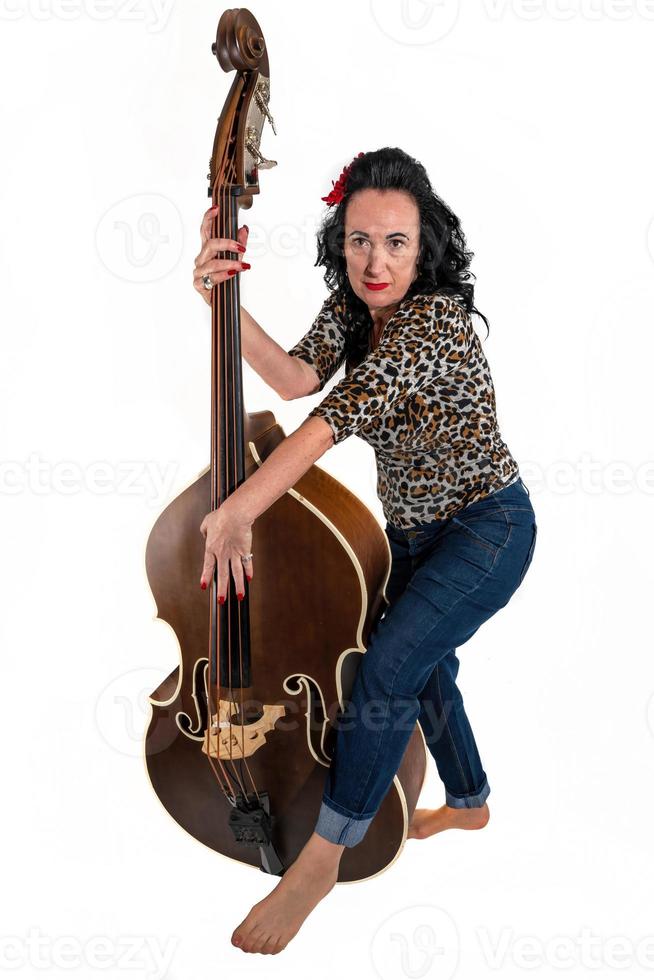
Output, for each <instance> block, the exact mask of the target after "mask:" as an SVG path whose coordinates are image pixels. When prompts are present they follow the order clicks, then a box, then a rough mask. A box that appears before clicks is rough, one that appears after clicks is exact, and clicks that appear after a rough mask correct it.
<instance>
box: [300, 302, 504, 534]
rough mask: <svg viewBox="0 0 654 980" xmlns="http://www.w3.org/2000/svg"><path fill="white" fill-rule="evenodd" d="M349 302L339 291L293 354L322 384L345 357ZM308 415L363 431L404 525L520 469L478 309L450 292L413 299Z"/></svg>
mask: <svg viewBox="0 0 654 980" xmlns="http://www.w3.org/2000/svg"><path fill="white" fill-rule="evenodd" d="M346 336H347V334H346V326H345V322H344V319H343V307H342V305H339V302H338V301H337V300H336V295H335V293H332V294H331V295H330V296H329V297H328V298H327V299H326V300H325V302H324V303H323V305H322V308H321V310H320V312H319V313H318V316H317V317H316V319H315V320H314V322H313V324H312V325H311V327H310V328H309V330H308V331H307V333H306V334H305V335H304V337H302V338H301V339H300V340H299V341H298V342H297V344H295V345H294V346H293V347H291V348H290V350H288V352H287V353H289V354H291V355H292V356H293V357H299V358H301V359H302V360H303V361H306V362H307V363H308V364H310V365H311V366H312V367H313V369H314V370H315V372H316V374H317V375H318V377H319V379H320V386H319V388H318V391H322V389H323V388H324V386H325V384H326V383H327V381H329V379H330V378H331V377H332V376H333V375H334V374H335V372H336V371H337V370H338V368H339V367H340V365H341V363H342V362H343V360H345V359H346V353H345V348H346ZM346 367H347V368H349V369H348V370H347V371H346V374H345V377H344V378H343V379H342V380H341V381H339V382H338V383H337V384H335V385H334V386H333V387H332V388H331V390H330V391H329V393H328V394H327V395H326V396H325V397H324V398H323V400H322V401H321V402H320V403H319V404H318V405H316V406H315V408H313V409H312V410H311V411H310V412H309V417H311V416H318V417H320V418H323V419H324V420H325V421H326V422H327V423H328V425H329V426H330V428H331V430H332V433H333V435H334V442H335V443H337V442H342V441H343V439H347V437H348V436H350V435H353V434H356V435H358V436H360V437H361V438H362V439H364V440H365V441H366V442H367V443H368V444H369V445H371V446H372V447H373V449H374V451H375V457H376V461H377V495H378V497H379V499H380V500H381V503H382V507H383V511H384V516H385V517H386V520H387V521H388V522H389V523H390V524H391V525H393V526H394V527H397V528H404V529H409V528H412V527H413V526H415V525H416V524H423V523H426V522H428V521H432V520H437V519H445V518H449V517H452V516H453V515H454V514H456V513H457V512H458V511H459V510H461V509H462V508H463V507H466V506H468V504H472V503H474V502H475V501H477V500H480V499H481V498H482V497H486V496H488V494H490V493H493V491H495V490H500V489H501V488H502V487H505V486H508V485H509V484H510V483H514V482H515V481H516V480H517V479H518V478H519V476H520V473H519V470H518V464H517V463H516V461H515V459H514V458H513V456H512V455H511V453H510V452H509V449H508V447H507V445H506V443H505V442H503V440H502V437H501V435H500V430H499V428H498V426H497V418H496V407H495V391H494V388H493V381H492V378H491V374H490V369H489V366H488V362H487V360H486V357H485V355H484V352H483V350H482V346H481V341H480V340H479V337H478V336H477V334H476V332H475V330H474V327H473V325H472V320H471V317H470V314H469V313H468V312H467V311H466V310H465V309H464V308H463V307H462V306H460V305H459V304H458V303H457V302H456V301H455V300H454V299H452V298H451V297H449V296H446V295H444V294H442V293H419V294H417V295H415V296H413V297H412V298H408V297H405V298H404V300H402V302H401V303H400V306H399V307H398V309H397V310H396V311H395V313H394V314H393V316H392V317H391V318H390V319H389V320H388V321H387V323H386V324H385V326H384V329H383V331H382V334H381V338H380V341H379V343H378V344H377V346H376V347H375V348H374V349H370V345H369V347H368V353H367V354H366V355H365V356H364V357H363V360H362V361H361V362H360V364H358V365H357V366H354V367H349V363H348V362H347V361H346Z"/></svg>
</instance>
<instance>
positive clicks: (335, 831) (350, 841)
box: [315, 799, 375, 847]
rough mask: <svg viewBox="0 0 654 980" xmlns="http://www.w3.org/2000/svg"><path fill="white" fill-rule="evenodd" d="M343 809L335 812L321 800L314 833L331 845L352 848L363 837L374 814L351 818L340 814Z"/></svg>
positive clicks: (345, 814) (347, 814)
mask: <svg viewBox="0 0 654 980" xmlns="http://www.w3.org/2000/svg"><path fill="white" fill-rule="evenodd" d="M343 809H344V808H343V807H340V808H339V809H338V810H335V809H334V808H333V807H332V806H330V805H328V804H327V803H326V802H325V800H324V799H323V801H322V803H321V805H320V811H319V813H318V820H317V822H316V826H315V833H317V834H320V836H321V837H324V838H325V839H326V840H328V841H331V842H332V844H344V845H345V847H354V845H355V844H358V843H359V841H361V840H363V838H364V837H365V835H366V831H367V830H368V827H369V826H370V824H371V822H372V819H373V817H374V816H375V814H374V813H373V814H372V815H370V816H366V815H365V814H363V815H358V816H353V815H352V814H351V813H348V812H343V813H342V812H340V811H341V810H343Z"/></svg>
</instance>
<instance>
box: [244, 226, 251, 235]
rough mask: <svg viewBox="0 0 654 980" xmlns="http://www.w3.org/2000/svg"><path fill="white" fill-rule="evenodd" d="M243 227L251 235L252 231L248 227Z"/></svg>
mask: <svg viewBox="0 0 654 980" xmlns="http://www.w3.org/2000/svg"><path fill="white" fill-rule="evenodd" d="M243 227H244V228H245V230H246V231H247V232H248V234H249V233H250V229H249V228H248V226H247V225H243Z"/></svg>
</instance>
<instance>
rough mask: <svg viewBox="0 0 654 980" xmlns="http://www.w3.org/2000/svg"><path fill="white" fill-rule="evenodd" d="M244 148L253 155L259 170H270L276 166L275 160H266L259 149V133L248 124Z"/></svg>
mask: <svg viewBox="0 0 654 980" xmlns="http://www.w3.org/2000/svg"><path fill="white" fill-rule="evenodd" d="M245 149H246V150H248V151H249V152H250V153H251V155H252V156H253V157H254V159H255V161H256V164H257V166H258V167H259V169H260V170H270V168H271V167H276V166H277V161H276V160H266V158H265V157H264V156H262V154H261V151H260V150H259V134H258V132H257V130H256V129H255V128H254V126H248V128H247V132H246V137H245Z"/></svg>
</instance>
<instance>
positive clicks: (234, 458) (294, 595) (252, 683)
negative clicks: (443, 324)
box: [144, 8, 426, 881]
mask: <svg viewBox="0 0 654 980" xmlns="http://www.w3.org/2000/svg"><path fill="white" fill-rule="evenodd" d="M211 50H212V54H213V55H215V57H216V58H217V59H218V63H219V65H220V67H221V68H222V70H223V71H225V72H235V76H234V79H233V82H232V85H231V88H230V89H229V92H228V94H227V98H226V100H225V103H224V106H223V109H222V112H221V114H220V117H219V119H218V125H217V128H216V133H215V137H214V142H213V149H212V154H211V160H210V165H209V166H210V169H209V173H208V180H209V190H208V194H209V196H210V197H211V198H212V203H213V204H214V205H215V204H219V205H220V208H219V211H218V214H217V216H216V218H215V219H214V225H213V228H212V235H213V237H225V238H230V239H235V238H236V235H237V229H238V212H239V208H245V209H247V208H250V207H251V206H252V203H253V200H254V197H255V195H257V194H259V192H260V188H259V173H260V171H265V170H267V169H270V168H271V167H272V166H274V165H275V161H272V160H267V159H266V158H265V157H264V156H263V155H262V153H261V149H260V145H261V134H262V130H263V126H264V123H265V121H266V120H268V121H269V122H270V123H271V125H272V128H273V130H274V122H273V119H272V116H271V114H270V108H269V100H270V66H269V61H268V52H267V48H266V43H265V40H264V37H263V34H262V31H261V28H260V27H259V24H258V23H257V21H256V20H255V18H254V17H253V15H252V14H251V13H250V11H249V10H247V9H245V8H235V9H231V10H225V11H224V12H223V14H222V16H221V17H220V20H219V23H218V29H217V34H216V40H215V42H214V43H213V44H212V47H211ZM221 255H222V257H230V258H232V257H234V253H221ZM284 438H285V434H284V432H283V430H282V428H281V427H280V425H279V424H278V423H277V422H276V420H275V417H274V415H273V413H272V412H271V411H259V412H254V413H249V412H247V411H246V410H245V407H244V399H243V384H242V362H241V348H240V299H239V276H238V275H236V276H233V277H230V279H229V280H227V281H225V282H221V283H219V284H218V285H215V286H214V287H213V291H212V306H211V448H210V464H209V466H208V467H207V469H205V470H204V471H203V472H202V473H201V474H200V475H199V477H198V478H197V479H196V480H195V481H194V482H193V483H192V484H191V485H190V486H189V487H188V488H187V489H185V490H184V491H183V492H182V493H180V494H179V496H177V497H176V498H175V499H174V500H173V501H172V502H171V503H170V504H169V505H168V506H167V507H166V508H165V510H164V511H163V512H162V513H161V514H160V516H159V517H158V518H157V520H156V521H155V523H154V525H153V527H152V529H151V531H150V534H149V537H148V541H147V546H146V552H145V563H146V574H147V577H148V582H149V585H150V588H151V590H152V593H153V595H154V598H155V602H156V616H155V618H159V619H162V620H164V621H165V622H166V623H167V624H168V625H169V626H170V627H171V628H172V630H173V632H174V634H175V636H176V638H177V641H178V643H179V664H178V665H177V666H176V667H175V668H174V669H173V670H172V671H171V673H169V674H168V676H167V677H165V679H163V680H162V681H161V683H160V684H159V685H158V687H157V688H156V690H155V691H153V692H152V694H151V695H150V704H151V717H150V719H149V722H148V725H147V730H146V733H145V741H144V754H145V764H146V770H147V773H148V776H149V779H150V781H151V784H152V787H153V789H154V792H155V793H156V795H157V796H158V797H159V800H160V801H161V803H162V804H163V806H164V807H165V809H166V810H167V811H168V813H169V814H170V815H171V816H172V817H173V819H174V820H176V821H177V823H178V824H179V825H180V826H181V827H183V828H184V830H186V831H187V832H188V833H189V834H191V835H192V836H193V837H195V838H196V839H197V840H199V841H201V842H202V843H203V844H205V845H207V847H209V848H211V849H212V850H213V851H217V852H218V853H220V854H222V855H224V856H225V857H229V858H233V859H235V860H237V861H240V862H242V863H243V864H246V865H250V866H252V867H258V868H259V869H260V870H262V871H265V872H266V873H268V874H273V875H282V874H283V873H284V871H285V870H286V868H288V867H289V865H290V864H291V863H292V862H293V861H294V860H295V859H296V857H297V856H298V854H299V852H300V851H301V849H302V848H303V846H304V845H305V843H306V842H307V840H308V839H309V837H310V836H311V834H312V833H313V830H314V827H315V823H316V819H317V816H318V811H319V809H320V804H321V797H322V792H323V787H324V782H325V776H326V771H327V768H328V767H329V765H330V761H331V757H332V752H333V744H334V736H335V730H334V725H335V722H336V719H337V716H338V713H339V712H340V711H342V710H344V708H345V702H346V701H347V699H348V697H349V693H350V691H351V687H352V681H353V679H354V676H355V673H356V670H357V667H358V664H359V662H360V658H361V657H362V656H365V650H366V644H367V641H368V637H369V636H370V633H371V631H372V629H373V628H374V626H375V625H376V623H377V622H378V620H379V618H380V617H381V616H382V615H383V612H384V609H385V606H386V604H387V600H386V597H385V593H384V589H385V586H386V582H387V581H388V576H389V573H390V549H389V546H388V542H387V540H386V536H385V534H384V532H383V530H382V528H381V527H380V525H379V523H378V521H377V519H376V518H375V516H374V515H373V514H372V513H371V511H370V510H369V509H368V508H367V507H366V506H365V505H364V504H363V503H362V502H361V501H360V500H359V499H358V498H357V497H356V496H355V495H354V494H353V493H351V492H350V491H349V490H348V489H347V488H346V487H344V486H343V485H342V484H340V483H339V482H338V481H337V480H335V479H334V478H333V477H332V476H331V475H330V474H328V473H326V472H325V471H324V470H323V469H321V468H320V467H319V466H316V465H315V464H314V465H312V466H311V467H310V468H309V469H308V470H307V472H306V473H305V474H304V475H303V476H302V478H301V479H300V480H298V481H297V483H296V484H295V485H294V486H292V487H291V488H290V489H289V490H288V491H287V492H286V493H284V494H283V495H282V496H281V497H280V498H279V499H278V500H277V501H275V502H274V503H273V504H272V506H270V507H269V508H268V510H266V511H265V512H264V513H262V514H261V515H260V516H259V517H258V518H257V519H256V521H255V522H254V524H253V526H252V549H251V550H252V553H253V554H254V555H255V560H256V575H255V577H254V579H253V581H252V583H247V580H246V592H245V597H244V599H243V600H242V601H240V602H239V601H238V600H237V598H236V595H235V589H234V587H233V585H234V583H233V581H232V580H231V577H230V583H229V588H228V590H227V598H226V601H225V602H224V604H220V603H219V602H218V597H217V589H216V572H215V570H214V576H213V581H212V582H211V584H210V588H209V589H207V591H204V592H203V591H202V590H201V589H200V588H199V586H198V581H199V573H200V571H201V569H202V566H203V559H204V538H203V536H202V534H201V533H200V524H201V522H202V520H203V518H204V517H205V515H206V514H207V513H208V512H209V511H210V510H214V509H215V508H216V507H218V506H220V504H221V503H222V502H223V501H224V500H225V499H226V498H227V497H228V496H229V495H230V494H231V493H233V492H235V490H236V489H237V488H238V487H239V486H240V485H241V484H242V483H243V482H244V481H245V480H246V479H247V478H248V476H249V475H250V474H251V473H253V472H254V471H255V470H256V468H257V467H258V466H260V465H261V464H262V462H263V461H264V460H265V459H266V458H267V457H268V456H269V455H270V453H272V452H273V451H274V449H275V447H276V446H278V445H279V444H280V442H281V441H282V440H283V439H284ZM425 770H426V753H425V742H424V738H423V736H422V732H421V731H420V728H419V725H417V724H416V728H415V730H414V731H413V732H412V734H411V738H410V741H409V743H408V746H407V749H406V752H405V755H404V757H403V760H402V763H401V765H400V767H399V769H398V771H397V773H396V775H395V777H394V779H393V783H392V785H391V786H390V788H389V790H388V792H387V794H386V796H385V798H384V800H383V801H382V804H381V806H380V808H379V810H378V812H377V814H376V815H375V818H374V819H373V821H372V823H371V824H370V826H369V828H368V831H367V833H366V836H365V837H364V838H363V840H362V841H360V843H359V844H357V845H356V846H355V847H351V848H345V850H344V852H343V857H342V859H341V863H340V868H339V874H338V881H360V880H363V879H365V878H369V877H372V876H373V875H376V874H378V873H379V872H381V871H383V870H385V869H386V868H388V867H389V865H391V864H392V863H393V862H394V861H395V860H396V858H397V857H398V855H399V853H400V851H401V849H402V847H403V846H404V842H405V840H406V836H407V830H408V825H409V821H410V819H411V816H412V815H413V811H414V809H415V806H416V803H417V800H418V795H419V793H420V790H421V788H422V785H423V782H424V778H425Z"/></svg>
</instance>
